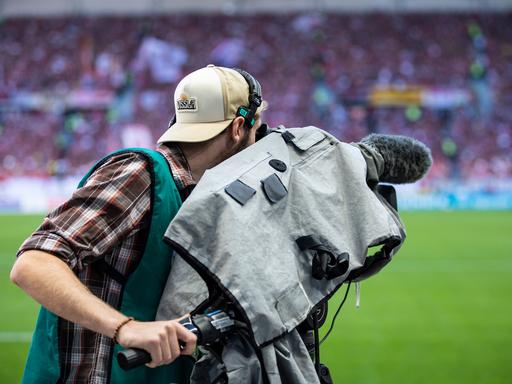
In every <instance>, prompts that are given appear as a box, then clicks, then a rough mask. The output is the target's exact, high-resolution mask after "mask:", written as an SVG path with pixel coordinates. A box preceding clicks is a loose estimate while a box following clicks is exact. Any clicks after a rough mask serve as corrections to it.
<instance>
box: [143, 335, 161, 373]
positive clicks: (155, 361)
mask: <svg viewBox="0 0 512 384" xmlns="http://www.w3.org/2000/svg"><path fill="white" fill-rule="evenodd" d="M148 352H149V353H150V355H151V362H150V363H148V364H146V365H147V366H148V367H149V368H155V367H158V366H159V365H160V364H161V362H162V347H161V345H160V340H159V339H158V340H156V339H155V340H154V341H152V342H151V347H150V348H148Z"/></svg>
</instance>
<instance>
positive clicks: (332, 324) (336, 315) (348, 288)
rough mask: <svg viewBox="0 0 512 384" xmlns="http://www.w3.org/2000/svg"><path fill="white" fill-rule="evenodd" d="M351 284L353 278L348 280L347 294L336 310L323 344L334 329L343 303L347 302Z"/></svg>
mask: <svg viewBox="0 0 512 384" xmlns="http://www.w3.org/2000/svg"><path fill="white" fill-rule="evenodd" d="M351 284H352V280H351V281H349V282H348V286H347V289H346V290H345V296H343V300H342V301H341V303H340V306H339V307H338V309H337V310H336V313H335V314H334V316H333V318H332V321H331V326H330V327H329V330H328V331H327V333H326V334H325V336H324V337H323V338H322V340H321V341H320V345H322V343H323V342H324V341H325V340H326V339H327V337H328V336H329V334H330V333H331V331H332V329H333V328H334V322H335V321H336V317H338V314H339V313H340V310H341V307H343V304H345V301H346V300H347V296H348V292H349V291H350V285H351Z"/></svg>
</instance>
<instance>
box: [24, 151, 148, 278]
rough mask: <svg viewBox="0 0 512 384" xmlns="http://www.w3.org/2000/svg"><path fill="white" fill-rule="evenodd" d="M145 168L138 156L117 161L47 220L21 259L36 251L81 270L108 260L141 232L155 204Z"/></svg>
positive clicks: (105, 166) (107, 164)
mask: <svg viewBox="0 0 512 384" xmlns="http://www.w3.org/2000/svg"><path fill="white" fill-rule="evenodd" d="M146 162H147V160H146V159H145V158H144V157H143V156H142V155H140V154H137V153H133V152H128V153H122V154H117V155H114V156H112V157H111V158H110V159H108V160H107V161H106V162H105V163H104V164H102V165H101V166H100V167H99V168H98V169H97V170H95V171H94V173H93V174H92V175H91V176H90V177H89V179H88V180H87V182H86V184H85V185H84V186H83V187H82V188H78V189H77V190H76V191H75V192H74V194H73V196H72V197H71V199H69V200H68V201H67V202H65V203H64V204H63V205H61V206H60V207H59V208H57V209H56V210H55V211H53V212H51V213H50V214H49V215H48V216H47V217H46V218H45V219H44V221H43V223H42V225H41V226H40V227H39V228H38V229H37V230H36V231H35V232H34V233H33V234H32V235H31V236H30V237H29V238H28V239H27V240H26V241H25V242H24V243H23V244H22V246H21V248H20V249H19V251H18V256H19V255H20V254H22V253H23V252H25V251H27V250H30V249H37V250H41V251H45V252H48V253H51V254H53V255H55V256H57V257H59V258H60V259H62V260H63V261H65V262H66V263H67V264H68V265H69V266H70V267H71V268H72V269H75V268H76V269H78V270H81V269H82V267H83V264H84V263H87V262H90V261H93V260H94V259H97V258H100V257H102V256H104V255H105V254H106V253H108V252H109V251H110V250H111V249H112V248H113V247H114V246H115V245H117V244H119V243H120V241H122V240H123V239H124V238H126V237H128V236H131V235H133V234H135V233H136V232H137V231H139V230H141V229H142V228H143V227H144V225H141V224H144V223H145V221H144V219H145V217H146V216H147V215H148V214H149V210H150V200H151V192H150V183H151V177H150V174H149V172H148V170H147V164H146Z"/></svg>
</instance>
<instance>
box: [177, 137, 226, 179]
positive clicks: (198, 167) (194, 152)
mask: <svg viewBox="0 0 512 384" xmlns="http://www.w3.org/2000/svg"><path fill="white" fill-rule="evenodd" d="M179 146H180V148H181V150H182V152H183V154H184V155H185V158H186V159H187V162H188V165H189V167H190V172H191V173H192V177H193V178H194V181H195V182H196V183H198V182H199V180H200V179H201V177H202V176H203V174H204V172H205V171H206V170H207V169H210V168H213V167H214V166H216V165H217V164H219V163H220V162H222V161H223V160H224V159H225V157H226V156H225V154H224V153H223V152H221V151H220V150H219V149H218V148H217V147H218V145H217V144H216V143H215V142H208V143H180V144H179Z"/></svg>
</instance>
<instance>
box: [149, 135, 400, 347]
mask: <svg viewBox="0 0 512 384" xmlns="http://www.w3.org/2000/svg"><path fill="white" fill-rule="evenodd" d="M366 177H367V162H366V161H365V158H364V156H363V155H362V154H361V151H360V149H359V148H358V147H357V146H354V145H351V144H347V143H343V142H340V141H338V140H337V139H336V138H334V137H333V136H331V135H330V134H328V133H326V132H325V131H322V130H321V129H319V128H315V127H305V128H291V129H287V130H282V131H278V132H274V133H271V134H269V135H267V136H266V137H264V138H263V139H261V140H260V141H258V142H257V143H256V144H254V145H252V146H250V147H248V148H246V149H245V150H243V151H241V152H240V153H238V154H236V155H234V156H232V157H231V158H229V159H227V160H226V161H224V162H222V163H221V164H219V165H217V166H216V167H214V168H212V169H210V170H207V171H206V172H205V174H204V175H203V177H202V178H201V181H200V182H199V183H198V185H197V186H196V188H195V189H194V191H193V193H192V194H191V195H190V196H189V198H188V199H187V200H186V201H185V202H184V204H183V206H182V207H181V209H180V210H179V212H178V214H177V215H176V216H175V218H174V219H173V221H172V222H171V223H170V225H169V227H168V229H167V232H166V234H165V240H166V241H168V242H169V243H170V244H171V245H172V246H173V248H174V249H175V250H176V251H177V255H176V256H175V257H174V261H173V266H172V270H171V273H170V276H169V279H168V283H167V286H166V288H165V290H164V293H163V295H162V299H161V302H160V307H159V310H158V314H157V318H158V319H170V318H176V317H179V316H182V315H183V314H185V313H188V312H191V311H193V310H194V309H196V308H197V307H198V305H199V304H201V303H202V302H204V301H205V300H206V299H207V298H208V290H207V287H206V284H205V282H204V279H203V277H204V278H206V280H210V281H213V282H215V284H217V285H218V286H219V287H220V289H221V290H222V292H223V293H224V294H225V295H226V296H227V297H229V298H230V299H231V300H233V301H234V303H235V304H236V305H237V307H238V308H239V309H240V310H241V313H242V314H243V316H244V319H243V320H245V321H247V322H248V324H249V328H250V333H251V335H252V337H253V340H254V342H255V344H256V345H257V346H258V347H262V346H264V345H266V344H269V343H271V342H272V340H274V339H276V338H278V337H280V336H282V335H284V334H286V333H288V332H290V331H291V330H293V329H294V328H295V327H296V326H297V325H298V324H300V323H301V322H302V321H303V320H304V319H305V318H306V317H307V315H308V313H309V312H310V310H311V309H312V308H313V306H314V305H315V304H317V303H319V302H320V301H321V300H323V299H324V298H326V297H329V296H330V295H332V294H333V293H334V292H335V290H337V289H338V288H339V287H340V285H341V284H342V283H343V282H344V281H345V279H346V278H347V276H348V275H349V273H350V272H351V271H352V270H354V269H357V268H360V267H361V266H362V265H363V264H364V262H365V259H366V257H367V253H368V248H369V247H372V246H374V245H379V244H383V243H385V242H386V241H390V240H391V239H393V241H394V242H395V245H394V246H393V249H392V250H391V252H390V253H391V255H393V254H394V253H395V252H396V251H397V250H398V248H399V247H400V245H401V243H402V242H403V240H404V238H405V231H404V227H403V225H402V223H401V222H400V219H399V217H398V214H397V213H396V212H395V211H394V210H393V209H392V208H391V207H389V205H388V204H386V203H385V202H384V201H383V199H382V198H381V197H380V196H378V194H376V193H375V192H374V191H373V190H371V189H370V188H369V187H368V184H367V180H366ZM308 235H314V236H316V237H317V238H320V239H322V241H323V242H324V244H327V245H328V246H329V248H330V249H332V250H333V251H334V254H336V255H339V254H343V253H346V254H348V256H349V268H348V270H347V271H346V273H345V274H343V275H341V276H339V277H336V278H333V279H329V280H328V279H321V280H318V279H315V278H313V277H312V273H311V265H312V258H313V257H314V252H312V251H307V250H306V251H303V250H300V249H299V247H298V246H297V244H296V240H297V239H298V238H299V237H302V236H308ZM201 276H203V277H201Z"/></svg>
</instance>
